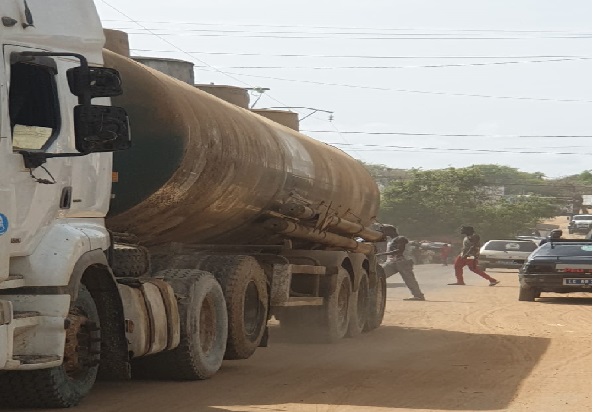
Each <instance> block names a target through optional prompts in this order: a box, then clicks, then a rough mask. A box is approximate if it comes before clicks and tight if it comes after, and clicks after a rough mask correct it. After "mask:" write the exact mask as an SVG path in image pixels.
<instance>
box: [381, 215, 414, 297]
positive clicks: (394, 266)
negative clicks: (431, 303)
mask: <svg viewBox="0 0 593 412" xmlns="http://www.w3.org/2000/svg"><path fill="white" fill-rule="evenodd" d="M392 227H393V226H392ZM393 229H395V231H392V232H391V235H394V236H393V237H392V238H391V239H390V240H389V242H388V243H387V251H386V252H384V253H379V254H377V256H387V261H386V262H385V263H383V264H382V265H381V266H382V267H383V269H384V270H385V275H386V276H387V277H389V276H391V275H395V274H396V273H399V274H400V275H401V277H402V279H403V280H404V283H405V284H406V286H407V287H408V289H410V292H412V297H411V298H407V299H404V300H412V301H413V300H425V299H424V294H423V293H422V291H421V290H420V286H419V285H418V281H417V280H416V276H415V275H414V270H413V267H414V264H413V262H412V261H411V260H409V259H405V258H404V250H406V245H407V244H408V239H407V238H405V237H404V236H399V233H397V229H396V228H395V227H393Z"/></svg>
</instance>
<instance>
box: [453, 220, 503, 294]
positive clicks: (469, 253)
mask: <svg viewBox="0 0 593 412" xmlns="http://www.w3.org/2000/svg"><path fill="white" fill-rule="evenodd" d="M461 234H462V235H465V238H463V247H462V248H461V253H460V254H459V256H457V258H455V263H454V264H453V265H454V267H455V277H456V278H457V282H455V283H449V285H465V282H464V281H463V268H464V266H467V267H468V268H469V270H471V271H472V272H474V273H475V274H477V275H480V276H481V277H483V278H484V279H486V280H488V281H489V282H490V286H495V285H498V284H499V283H500V281H498V280H496V279H494V278H493V277H490V276H489V275H488V274H487V273H486V272H484V271H483V270H482V269H480V268H479V267H478V257H479V255H480V236H479V235H478V234H477V233H476V232H475V231H474V228H473V227H472V226H461Z"/></svg>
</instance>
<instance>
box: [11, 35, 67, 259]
mask: <svg viewBox="0 0 593 412" xmlns="http://www.w3.org/2000/svg"><path fill="white" fill-rule="evenodd" d="M23 51H42V50H38V49H32V48H26V47H21V46H13V45H4V47H3V58H4V65H3V67H2V73H1V74H0V75H1V76H2V79H1V83H2V85H3V86H5V87H2V90H1V92H0V93H1V94H2V95H1V101H2V102H3V104H2V105H1V119H2V120H1V121H2V124H1V136H2V140H3V142H4V144H3V146H2V147H3V154H2V156H3V160H2V161H3V163H4V165H3V167H2V169H3V170H2V172H3V174H2V185H4V186H5V187H4V190H6V191H7V192H6V193H8V194H9V196H10V200H9V201H8V203H10V205H9V206H8V209H9V210H12V211H13V212H12V216H10V217H9V219H8V220H9V222H8V227H9V233H10V255H11V256H27V255H30V254H31V253H32V252H33V251H34V249H35V247H36V245H37V243H38V242H39V240H40V239H41V238H42V237H43V234H44V233H45V231H46V229H47V228H48V226H49V224H50V223H51V222H52V221H53V220H54V219H56V218H57V217H59V216H60V214H62V211H63V210H64V208H66V207H67V206H68V204H67V202H69V201H70V200H71V197H68V192H69V191H71V177H70V174H71V173H70V169H71V166H70V163H71V161H70V160H69V159H67V158H52V159H47V163H45V164H43V165H42V166H40V167H36V168H27V167H25V162H24V158H23V155H22V154H20V153H19V151H20V150H25V151H28V152H34V153H37V152H39V153H43V152H46V153H61V152H68V151H70V150H71V148H72V146H73V145H72V138H71V133H72V132H71V127H69V125H70V124H71V119H70V117H69V116H70V113H71V112H72V107H73V105H74V104H75V103H76V100H75V98H74V97H73V96H72V95H71V94H70V93H68V85H67V79H66V73H65V70H66V69H67V68H68V67H71V66H74V63H71V64H69V63H68V62H67V61H65V60H58V59H55V58H51V57H44V58H31V59H29V60H28V61H24V60H23V59H20V60H18V59H14V56H15V55H16V53H18V52H23ZM0 213H2V212H1V211H0Z"/></svg>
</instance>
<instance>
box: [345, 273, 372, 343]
mask: <svg viewBox="0 0 593 412" xmlns="http://www.w3.org/2000/svg"><path fill="white" fill-rule="evenodd" d="M368 315H369V276H368V275H367V274H366V273H363V275H362V276H361V277H360V280H359V281H358V290H357V291H356V292H354V293H352V296H351V297H350V321H349V322H348V332H347V333H346V335H347V336H348V337H350V338H353V337H355V336H358V335H360V333H361V332H362V330H363V329H364V326H365V325H366V323H367V319H368Z"/></svg>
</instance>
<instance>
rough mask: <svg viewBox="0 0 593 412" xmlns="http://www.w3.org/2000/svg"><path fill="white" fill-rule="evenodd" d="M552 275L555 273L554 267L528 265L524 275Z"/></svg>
mask: <svg viewBox="0 0 593 412" xmlns="http://www.w3.org/2000/svg"><path fill="white" fill-rule="evenodd" d="M550 272H551V273H553V272H556V265H552V264H551V265H543V264H539V265H538V264H535V265H534V264H528V265H526V267H525V273H550Z"/></svg>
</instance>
